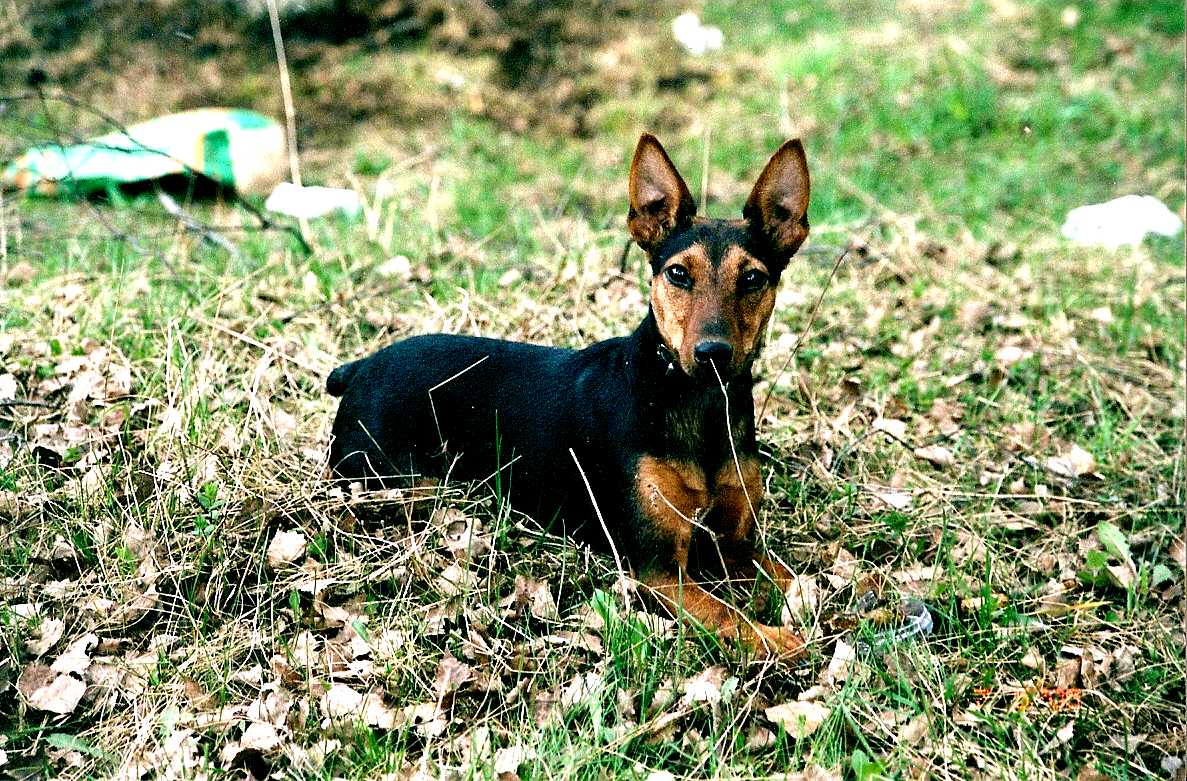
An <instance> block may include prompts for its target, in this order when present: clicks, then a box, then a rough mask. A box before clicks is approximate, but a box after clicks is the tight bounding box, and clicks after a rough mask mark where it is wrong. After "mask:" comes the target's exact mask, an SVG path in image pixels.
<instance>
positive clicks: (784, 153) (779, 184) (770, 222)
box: [742, 138, 809, 258]
mask: <svg viewBox="0 0 1187 781" xmlns="http://www.w3.org/2000/svg"><path fill="white" fill-rule="evenodd" d="M808 189H809V188H808V160H807V158H805V157H804V145H803V144H801V143H800V140H799V139H798V138H797V139H795V140H793V141H788V142H786V143H784V144H783V146H781V147H779V151H778V152H776V153H775V154H774V155H772V156H771V159H770V161H769V162H768V163H767V167H766V168H764V169H762V173H761V174H760V175H759V177H758V181H757V182H755V183H754V190H752V191H751V193H750V198H748V199H747V200H746V206H745V207H743V208H742V216H743V217H745V218H746V219H748V220H749V221H750V224H751V225H752V226H753V227H755V228H757V229H758V230H759V231H760V232H761V233H762V234H763V236H764V237H765V238H766V240H767V242H768V243H769V244H770V245H771V248H772V249H774V250H775V252H777V253H778V254H779V255H781V256H783V257H784V258H790V257H791V256H792V254H793V253H794V252H795V251H796V250H797V249H799V248H800V245H801V244H803V243H804V239H806V238H808V220H807V214H808Z"/></svg>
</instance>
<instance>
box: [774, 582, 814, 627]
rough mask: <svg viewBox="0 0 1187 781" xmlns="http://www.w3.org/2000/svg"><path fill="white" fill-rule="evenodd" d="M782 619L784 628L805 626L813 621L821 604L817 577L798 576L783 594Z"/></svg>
mask: <svg viewBox="0 0 1187 781" xmlns="http://www.w3.org/2000/svg"><path fill="white" fill-rule="evenodd" d="M783 599H784V605H783V613H782V616H781V619H782V621H783V625H784V626H792V625H793V624H800V625H805V624H808V623H810V622H811V621H812V618H813V616H814V615H815V614H816V608H817V606H818V605H819V603H820V586H819V585H818V584H817V582H816V576H815V575H796V576H795V577H793V578H792V579H791V583H790V584H789V585H788V586H787V591H786V592H785V593H784V594H783Z"/></svg>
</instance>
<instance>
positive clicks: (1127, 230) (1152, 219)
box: [1060, 195, 1183, 249]
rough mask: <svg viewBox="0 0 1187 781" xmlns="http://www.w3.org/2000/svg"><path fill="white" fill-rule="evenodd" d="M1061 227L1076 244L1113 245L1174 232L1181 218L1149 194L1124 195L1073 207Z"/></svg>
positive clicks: (1115, 246) (1111, 247) (1176, 231)
mask: <svg viewBox="0 0 1187 781" xmlns="http://www.w3.org/2000/svg"><path fill="white" fill-rule="evenodd" d="M1060 230H1061V232H1062V233H1063V236H1064V238H1066V239H1069V240H1071V241H1074V242H1075V243H1077V244H1084V245H1088V246H1094V247H1108V248H1109V249H1116V248H1118V247H1122V246H1125V245H1126V244H1141V243H1142V239H1144V238H1146V234H1147V233H1157V234H1159V235H1160V236H1176V235H1178V233H1179V231H1181V230H1183V220H1182V219H1180V218H1179V215H1177V214H1175V213H1174V212H1172V211H1171V210H1170V209H1168V208H1167V207H1166V204H1164V203H1163V202H1162V201H1160V200H1158V199H1157V198H1155V197H1154V196H1152V195H1125V196H1122V197H1121V198H1114V199H1113V200H1111V201H1106V202H1105V203H1094V204H1089V205H1088V206H1080V207H1079V208H1076V209H1072V210H1071V211H1070V212H1068V215H1067V219H1066V220H1064V223H1063V228H1061V229H1060Z"/></svg>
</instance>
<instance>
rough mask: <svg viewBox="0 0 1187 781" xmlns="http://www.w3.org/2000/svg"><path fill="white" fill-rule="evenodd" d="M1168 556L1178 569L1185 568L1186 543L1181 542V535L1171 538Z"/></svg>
mask: <svg viewBox="0 0 1187 781" xmlns="http://www.w3.org/2000/svg"><path fill="white" fill-rule="evenodd" d="M1170 556H1171V560H1172V561H1174V562H1175V563H1176V564H1178V565H1179V569H1183V570H1187V543H1184V542H1183V538H1182V537H1181V536H1180V537H1176V538H1175V539H1173V540H1171V545H1170Z"/></svg>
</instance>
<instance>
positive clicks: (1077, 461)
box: [1045, 444, 1096, 478]
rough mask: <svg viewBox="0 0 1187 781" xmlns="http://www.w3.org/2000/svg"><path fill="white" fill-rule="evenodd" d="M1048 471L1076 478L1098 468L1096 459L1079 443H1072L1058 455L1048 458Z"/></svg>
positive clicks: (1046, 464)
mask: <svg viewBox="0 0 1187 781" xmlns="http://www.w3.org/2000/svg"><path fill="white" fill-rule="evenodd" d="M1045 466H1046V467H1047V471H1048V472H1051V473H1052V474H1055V475H1059V476H1060V477H1067V478H1075V477H1081V476H1083V475H1086V474H1089V473H1090V472H1092V471H1093V470H1094V469H1096V459H1095V458H1093V457H1092V454H1091V453H1089V452H1088V451H1087V450H1085V449H1084V448H1082V447H1080V446H1079V445H1074V444H1073V445H1071V446H1070V447H1069V448H1068V449H1067V450H1065V451H1064V452H1063V453H1061V454H1059V455H1057V456H1051V457H1050V458H1048V459H1047V461H1046V463H1045Z"/></svg>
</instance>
